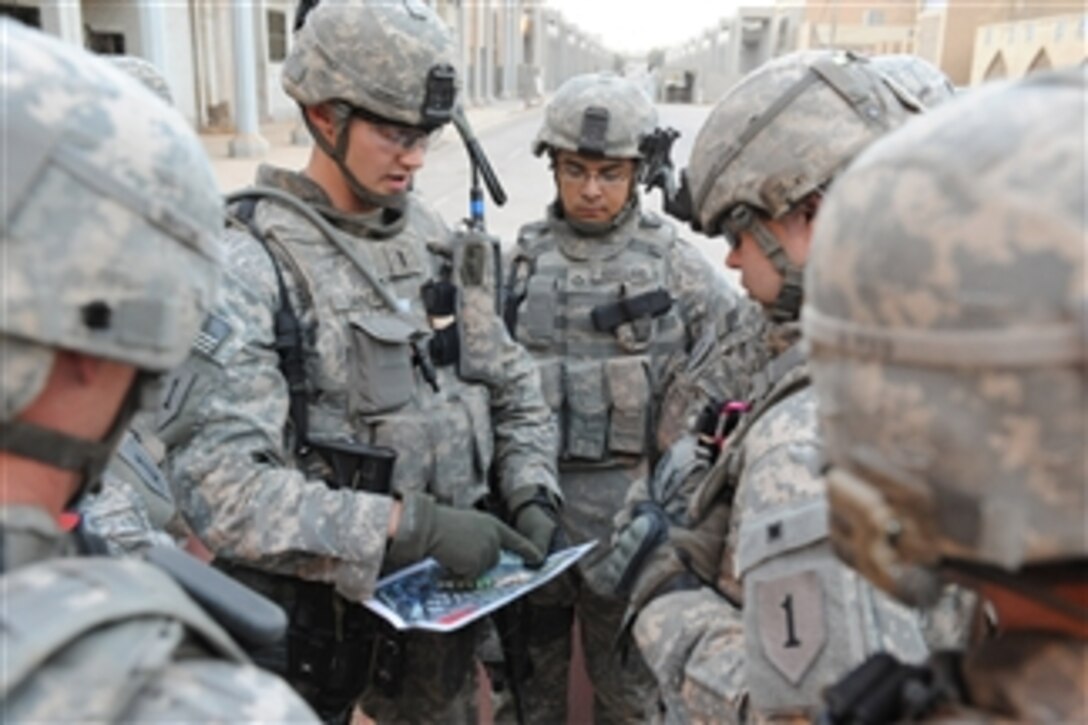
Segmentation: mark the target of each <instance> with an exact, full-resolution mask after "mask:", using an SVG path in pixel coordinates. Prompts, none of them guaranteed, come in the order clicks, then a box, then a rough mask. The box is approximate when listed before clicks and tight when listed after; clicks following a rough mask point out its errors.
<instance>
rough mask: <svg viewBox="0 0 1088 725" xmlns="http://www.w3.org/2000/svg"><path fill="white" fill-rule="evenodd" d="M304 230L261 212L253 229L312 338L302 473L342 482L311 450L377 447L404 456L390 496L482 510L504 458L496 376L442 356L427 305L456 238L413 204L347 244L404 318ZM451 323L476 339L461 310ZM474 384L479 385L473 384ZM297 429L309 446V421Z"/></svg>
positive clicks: (305, 349)
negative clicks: (450, 240) (492, 384)
mask: <svg viewBox="0 0 1088 725" xmlns="http://www.w3.org/2000/svg"><path fill="white" fill-rule="evenodd" d="M285 215H288V216H285ZM300 224H302V225H307V224H308V222H305V221H303V222H300V221H299V220H298V218H297V216H295V215H294V213H293V212H292V211H291V210H288V209H285V208H283V206H281V205H280V204H276V203H262V204H260V205H259V206H257V208H256V211H255V215H254V218H253V221H252V224H251V229H253V231H254V232H255V233H257V234H259V235H260V237H261V238H262V239H263V241H264V242H265V244H266V246H267V248H268V249H269V251H270V253H271V255H272V257H273V258H274V260H275V263H276V264H277V265H278V266H279V268H280V274H281V275H282V278H283V279H284V282H285V283H286V284H285V288H286V293H287V295H288V297H289V300H290V302H291V306H292V307H293V308H294V309H295V310H299V314H298V319H299V320H300V321H301V324H302V327H303V335H302V338H303V345H302V352H301V356H302V358H303V362H304V373H305V374H304V377H305V381H304V382H305V386H306V406H305V408H306V409H305V417H306V426H307V427H308V431H307V438H308V439H309V440H308V441H298V442H297V443H299V445H294V446H289V448H291V449H292V450H295V451H296V454H297V455H298V459H299V460H298V461H297V463H298V465H299V466H300V468H302V469H303V470H305V471H306V472H307V473H308V474H309V475H310V476H313V477H319V478H322V479H324V480H326V481H335V480H336V476H335V475H333V472H332V471H330V470H329V467H330V465H331V464H330V461H329V459H328V457H327V456H323V455H319V454H318V453H316V452H315V451H314V450H313V449H314V448H318V449H320V448H321V447H320V446H316V445H314V446H310V445H308V443H311V442H312V443H316V442H318V441H321V442H330V441H334V442H337V441H338V442H341V443H350V442H358V443H362V444H367V445H369V446H374V447H378V448H379V449H385V450H388V451H392V452H394V453H395V462H394V463H392V478H391V480H390V481H389V482H388V486H387V487H384V488H385V490H384V491H381V492H394V493H405V492H408V491H426V492H428V493H431V494H432V495H434V496H435V497H436V499H437V500H438V501H439V502H441V503H447V504H452V505H455V506H460V507H467V506H471V505H473V504H474V503H476V502H477V501H479V500H480V499H481V498H482V497H483V496H484V495H485V494H486V493H487V473H488V469H489V467H490V465H491V459H492V452H493V450H492V449H493V438H492V431H491V423H490V398H489V392H488V389H487V387H486V386H485V385H484V384H481V383H482V382H486V381H484V380H482V379H481V378H483V377H485V373H486V371H484V372H481V371H480V370H479V369H478V368H479V366H476V368H475V369H474V368H473V366H471V365H468V364H465V363H462V360H461V357H462V356H460V355H457V354H456V352H457V351H456V349H455V350H454V353H453V354H452V356H448V357H447V358H446V359H437V357H436V356H435V355H433V354H432V352H431V351H433V350H434V347H433V346H432V345H431V344H430V342H431V339H432V337H433V335H434V331H433V330H432V328H431V325H430V324H429V322H428V316H429V315H431V316H433V315H435V311H434V310H428V309H426V307H425V302H424V298H425V295H424V294H421V289H422V288H423V287H424V285H426V284H427V283H428V282H432V281H436V280H442V281H446V282H448V281H449V277H450V269H449V266H450V260H451V256H448V255H446V254H445V253H444V252H445V251H446V250H444V248H442V247H441V246H438V245H435V244H434V241H435V240H442V241H444V240H445V237H446V230H445V227H444V226H443V225H442V224H441V222H440V221H439V220H438V219H437V218H436V217H434V216H433V215H432V214H430V213H428V212H427V211H426V210H425V209H423V208H422V207H420V206H419V205H418V203H417V202H415V201H414V200H411V201H410V203H409V207H408V209H407V210H406V212H405V214H404V215H403V216H402V217H401V218H400V220H399V221H398V222H397V223H394V224H389V225H380V224H378V223H375V224H374V225H373V226H368V227H367V228H365V229H361V230H351V236H347V235H345V236H344V239H345V241H346V243H347V244H349V245H351V247H352V250H353V252H354V254H356V255H357V256H358V257H359V258H360V260H361V262H362V263H363V264H365V265H366V266H367V267H368V268H369V269H370V270H371V271H372V272H373V273H374V276H375V277H376V279H377V282H378V284H380V285H382V286H384V287H385V289H386V290H387V292H388V293H389V294H391V295H392V296H393V298H394V299H395V302H396V307H397V309H396V310H393V309H390V307H389V305H388V304H386V302H385V301H384V300H383V296H382V294H380V293H379V291H378V289H376V287H375V286H374V285H371V284H368V283H367V282H366V281H365V280H364V279H362V278H361V275H360V273H359V271H358V269H357V268H356V266H355V265H354V264H353V262H352V261H351V260H349V259H348V258H347V257H345V255H344V253H343V252H342V251H341V250H340V249H337V248H336V247H335V246H333V245H331V244H329V243H327V241H326V240H325V239H324V238H323V237H322V235H321V234H320V233H318V232H317V231H316V230H310V229H308V228H306V227H305V226H303V227H300ZM303 230H304V233H300V231H303ZM311 232H312V233H311ZM448 312H449V313H451V314H450V316H452V317H454V322H453V324H454V325H457V326H458V332H459V333H460V334H461V335H464V334H467V332H468V331H467V329H466V328H470V327H471V326H466V325H464V324H461V323H462V320H461V316H460V315H457V314H456V312H457V310H456V309H450V310H448ZM465 347H466V346H465V345H461V348H462V349H464V348H465ZM474 374H475V376H476V377H475V378H474V380H477V382H469V381H468V380H467V378H470V377H473V375H474ZM292 417H294V418H297V417H298V416H296V415H294V414H293V416H292ZM289 428H290V429H291V431H290V432H291V434H292V435H295V436H297V435H298V428H299V421H298V420H292V421H291V424H290V425H289Z"/></svg>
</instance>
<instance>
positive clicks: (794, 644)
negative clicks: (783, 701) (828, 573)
mask: <svg viewBox="0 0 1088 725" xmlns="http://www.w3.org/2000/svg"><path fill="white" fill-rule="evenodd" d="M754 589H755V602H754V604H755V606H756V607H757V612H758V614H757V617H756V621H757V626H758V628H759V633H758V635H759V643H760V646H761V647H762V649H763V654H764V656H765V657H766V658H767V660H768V661H769V662H770V663H771V664H772V665H774V667H775V669H777V670H778V671H779V672H780V673H782V675H783V676H784V677H785V678H786V679H787V680H789V681H790V682H791V683H792V684H793V685H795V686H796V685H797V684H798V683H800V682H801V678H802V677H804V674H805V672H806V671H807V670H808V669H809V667H811V666H812V663H813V662H814V661H815V660H816V656H817V655H818V654H819V653H820V650H822V649H823V647H824V643H825V642H827V625H826V612H825V611H824V609H825V608H826V606H827V605H826V603H825V597H824V589H823V583H822V581H821V579H820V576H819V574H817V573H816V572H814V571H801V572H798V573H796V574H790V575H788V576H784V577H781V578H778V579H773V580H771V581H761V582H757V583H756V584H755V586H754Z"/></svg>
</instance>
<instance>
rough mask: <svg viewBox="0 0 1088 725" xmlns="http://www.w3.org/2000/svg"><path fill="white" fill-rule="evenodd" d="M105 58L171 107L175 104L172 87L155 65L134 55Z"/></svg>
mask: <svg viewBox="0 0 1088 725" xmlns="http://www.w3.org/2000/svg"><path fill="white" fill-rule="evenodd" d="M104 57H105V58H106V60H108V61H109V62H110V63H113V64H114V65H115V66H116V67H118V68H120V69H121V70H123V71H124V72H125V73H128V74H129V75H130V76H132V77H133V78H135V79H136V80H138V81H140V83H143V84H144V87H145V88H147V89H148V90H150V91H151V92H153V93H154V94H155V95H156V96H158V97H159V98H161V99H162V100H163V102H165V103H168V104H170V105H173V104H174V97H173V96H172V95H171V94H170V86H169V85H167V83H166V79H165V78H163V75H162V73H160V72H159V69H158V68H156V67H155V66H154V65H152V64H151V63H149V62H148V61H146V60H144V59H143V58H137V57H136V56H134V55H107V56H104Z"/></svg>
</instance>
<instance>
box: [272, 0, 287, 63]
mask: <svg viewBox="0 0 1088 725" xmlns="http://www.w3.org/2000/svg"><path fill="white" fill-rule="evenodd" d="M286 57H287V14H286V13H284V12H281V11H279V10H269V11H268V60H269V61H271V62H273V63H282V62H283V60H284V59H285V58H286Z"/></svg>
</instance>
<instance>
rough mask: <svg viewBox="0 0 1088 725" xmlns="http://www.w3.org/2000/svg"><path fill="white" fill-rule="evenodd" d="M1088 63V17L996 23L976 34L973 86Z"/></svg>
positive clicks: (1071, 15) (1055, 17)
mask: <svg viewBox="0 0 1088 725" xmlns="http://www.w3.org/2000/svg"><path fill="white" fill-rule="evenodd" d="M1086 61H1088V13H1084V12H1080V13H1071V14H1068V15H1054V16H1048V17H1041V18H1034V19H1031V20H1018V21H1015V22H1009V23H992V24H989V25H983V26H981V27H979V28H978V29H977V30H976V31H975V43H974V55H973V57H972V59H971V84H972V85H974V84H977V83H981V82H983V81H988V80H996V79H1000V78H1021V77H1023V76H1025V75H1027V74H1028V73H1032V72H1034V71H1040V70H1047V69H1049V68H1060V67H1062V66H1071V65H1077V64H1080V63H1085V62H1086Z"/></svg>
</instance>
